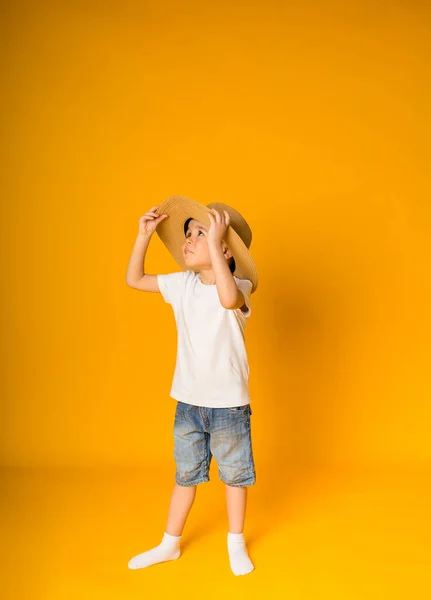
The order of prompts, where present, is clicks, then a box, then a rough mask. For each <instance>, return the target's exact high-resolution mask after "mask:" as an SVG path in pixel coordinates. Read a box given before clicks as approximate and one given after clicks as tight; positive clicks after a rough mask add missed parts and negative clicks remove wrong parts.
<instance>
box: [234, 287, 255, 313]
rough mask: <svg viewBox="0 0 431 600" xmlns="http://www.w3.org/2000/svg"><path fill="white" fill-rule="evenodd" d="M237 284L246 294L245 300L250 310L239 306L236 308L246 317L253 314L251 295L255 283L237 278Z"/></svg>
mask: <svg viewBox="0 0 431 600" xmlns="http://www.w3.org/2000/svg"><path fill="white" fill-rule="evenodd" d="M236 285H237V287H238V289H239V290H241V292H242V293H243V294H244V300H245V303H246V305H247V309H248V310H246V311H244V310H241V308H237V309H236V310H238V311H239V312H240V314H242V315H243V316H244V317H246V318H248V317H249V316H250V315H251V300H250V296H251V289H252V287H253V284H252V282H251V281H249V280H248V279H239V280H237V282H236Z"/></svg>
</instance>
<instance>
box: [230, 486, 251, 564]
mask: <svg viewBox="0 0 431 600" xmlns="http://www.w3.org/2000/svg"><path fill="white" fill-rule="evenodd" d="M226 504H227V513H228V519H229V532H228V534H227V549H228V553H229V562H230V568H231V569H232V571H233V573H234V574H235V575H247V573H251V571H253V569H254V565H253V563H252V562H251V560H250V557H249V555H248V552H247V546H246V543H245V540H244V534H243V528H244V521H245V510H246V507H247V488H246V487H240V486H230V485H226Z"/></svg>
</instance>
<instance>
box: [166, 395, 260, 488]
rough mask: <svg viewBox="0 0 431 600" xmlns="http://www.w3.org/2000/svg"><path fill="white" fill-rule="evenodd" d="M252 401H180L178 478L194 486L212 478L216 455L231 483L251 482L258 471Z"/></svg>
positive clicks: (176, 448) (176, 425) (176, 449)
mask: <svg viewBox="0 0 431 600" xmlns="http://www.w3.org/2000/svg"><path fill="white" fill-rule="evenodd" d="M251 414H252V410H251V407H250V404H246V405H244V406H233V407H229V408H209V407H207V406H195V405H193V404H186V403H184V402H180V401H177V407H176V411H175V423H174V457H175V464H176V473H175V481H176V483H177V484H178V485H182V486H193V485H197V484H198V483H203V482H205V481H209V480H210V478H209V468H210V463H211V458H212V456H214V458H215V460H216V463H217V466H218V473H219V477H220V479H221V480H222V481H223V483H226V484H227V485H231V486H236V487H245V486H251V485H253V484H254V483H255V481H256V472H255V467H254V460H253V451H252V444H251V429H250V415H251Z"/></svg>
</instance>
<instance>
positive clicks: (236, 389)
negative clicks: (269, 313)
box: [157, 270, 252, 408]
mask: <svg viewBox="0 0 431 600" xmlns="http://www.w3.org/2000/svg"><path fill="white" fill-rule="evenodd" d="M157 278H158V284H159V289H160V292H161V293H162V295H163V298H164V299H165V301H166V302H167V303H169V304H171V305H172V308H173V311H174V315H175V321H176V324H177V360H176V365H175V372H174V378H173V382H172V387H171V391H170V396H171V397H172V398H174V399H175V400H179V401H180V402H185V403H186V404H194V405H195V406H207V407H212V408H226V407H229V406H242V405H244V404H250V403H251V399H250V396H249V391H248V379H249V374H250V371H249V366H248V360H247V351H246V348H245V336H244V328H245V324H246V321H247V319H248V317H249V316H250V315H251V303H250V291H251V288H252V283H251V281H249V280H248V279H239V278H238V277H235V276H234V279H235V282H236V284H237V286H238V288H239V289H240V290H241V292H242V293H243V294H244V298H245V303H246V304H247V308H248V310H247V311H246V312H243V311H242V310H241V309H240V308H236V309H234V310H231V309H227V308H223V306H222V305H221V303H220V298H219V296H218V292H217V286H216V284H213V285H208V284H205V283H202V281H201V280H200V276H199V274H198V273H195V272H194V271H192V270H188V271H180V272H177V273H167V274H163V275H158V276H157Z"/></svg>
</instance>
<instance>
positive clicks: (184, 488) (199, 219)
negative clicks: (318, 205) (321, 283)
mask: <svg viewBox="0 0 431 600" xmlns="http://www.w3.org/2000/svg"><path fill="white" fill-rule="evenodd" d="M215 207H217V208H218V210H216V208H215ZM159 208H160V210H159V211H158V210H157V209H159ZM162 222H163V223H162ZM159 224H160V227H158V226H159ZM156 228H158V229H157V233H158V235H159V236H160V238H161V239H162V241H163V243H164V244H165V245H166V246H167V248H168V250H169V251H170V252H171V253H172V255H173V256H174V258H175V259H176V261H177V263H178V264H179V265H180V267H181V268H182V271H180V272H176V273H169V274H164V275H147V274H145V273H144V266H143V265H144V261H145V254H146V251H147V248H148V245H149V242H150V239H151V236H152V234H153V233H154V231H155V230H156ZM251 237H252V235H251V229H250V227H249V226H248V224H247V223H246V221H245V219H244V218H243V217H242V215H240V213H238V212H237V211H236V210H235V209H233V208H232V207H230V206H228V205H226V204H221V203H212V204H209V205H208V206H204V205H202V204H199V203H197V202H194V201H193V200H190V199H188V198H184V197H181V196H172V197H170V198H168V199H167V200H165V202H164V203H163V204H162V205H161V206H160V207H159V206H153V207H152V208H151V209H150V210H149V211H148V212H147V213H146V214H145V215H144V216H143V217H141V219H140V221H139V233H138V237H137V239H136V242H135V246H134V248H133V252H132V255H131V258H130V261H129V266H128V270H127V283H128V285H129V286H131V287H133V288H136V289H139V290H143V291H148V292H160V293H161V294H162V295H163V297H164V299H165V301H166V302H167V303H169V304H171V305H172V308H173V310H174V314H175V320H176V324H177V331H178V347H177V350H178V352H177V362H176V367H175V374H174V379H173V383H172V387H171V392H170V395H171V397H172V398H174V399H176V400H177V405H176V412H175V421H174V442H175V443H174V456H175V462H176V474H175V486H174V489H173V492H172V496H171V501H170V506H169V514H168V519H167V524H166V528H165V532H164V536H163V539H162V541H161V543H160V544H159V545H158V546H156V547H155V548H152V549H151V550H148V551H146V552H142V553H141V554H138V555H137V556H134V557H133V558H132V559H130V561H129V565H128V566H129V568H131V569H139V568H144V567H148V566H150V565H153V564H156V563H160V562H165V561H169V560H173V559H176V558H179V557H180V555H181V551H180V539H181V536H182V532H183V528H184V525H185V522H186V519H187V516H188V514H189V511H190V509H191V507H192V505H193V502H194V499H195V495H196V488H197V485H198V484H199V483H203V482H206V481H209V474H208V473H209V466H210V462H211V458H212V456H214V458H215V460H216V462H217V465H218V467H219V476H220V478H221V480H222V481H223V482H224V483H225V484H226V501H227V512H228V519H229V532H228V535H227V545H228V554H229V562H230V566H231V569H232V571H233V573H234V574H235V575H245V574H247V573H250V572H251V571H252V570H253V569H254V566H253V563H252V562H251V560H250V557H249V556H248V552H247V548H246V544H245V541H244V535H243V527H244V519H245V510H246V503H247V486H251V485H253V484H254V483H255V481H256V473H255V467H254V460H253V451H252V442H251V427H250V416H251V414H252V411H251V408H250V403H251V400H250V397H249V393H248V379H249V367H248V361H247V353H246V349H245V338H244V328H245V323H246V320H247V318H248V317H249V316H250V314H251V303H250V295H251V293H253V292H254V291H255V290H256V287H257V281H258V276H257V269H256V266H255V264H254V262H253V260H252V258H251V256H250V253H249V251H248V248H249V246H250V244H251ZM234 272H235V273H238V275H239V276H238V277H237V276H236V275H234Z"/></svg>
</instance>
